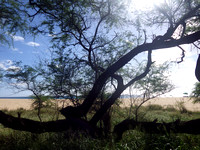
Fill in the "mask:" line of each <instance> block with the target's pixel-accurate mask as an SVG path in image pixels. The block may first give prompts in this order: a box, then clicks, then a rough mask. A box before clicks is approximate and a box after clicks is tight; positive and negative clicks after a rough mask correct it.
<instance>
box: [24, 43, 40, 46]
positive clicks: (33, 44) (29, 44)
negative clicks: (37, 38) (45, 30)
mask: <svg viewBox="0 0 200 150" xmlns="http://www.w3.org/2000/svg"><path fill="white" fill-rule="evenodd" d="M26 45H28V46H36V47H37V46H40V44H39V43H36V42H28V43H26Z"/></svg>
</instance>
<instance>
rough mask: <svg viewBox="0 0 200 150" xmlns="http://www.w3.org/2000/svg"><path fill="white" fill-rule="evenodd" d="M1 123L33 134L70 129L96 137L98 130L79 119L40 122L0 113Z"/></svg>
mask: <svg viewBox="0 0 200 150" xmlns="http://www.w3.org/2000/svg"><path fill="white" fill-rule="evenodd" d="M0 123H1V124H2V125H4V126H5V127H8V128H11V129H15V130H20V131H28V132H31V133H45V132H62V131H67V130H69V129H70V130H77V131H79V130H81V131H86V132H88V133H89V134H90V135H94V134H95V132H96V131H95V130H96V129H95V128H94V127H92V126H91V125H90V124H89V123H88V122H87V121H85V120H83V119H77V118H67V119H65V120H57V121H48V122H40V121H34V120H30V119H25V118H17V117H13V116H11V115H7V114H5V113H4V112H2V111H0Z"/></svg>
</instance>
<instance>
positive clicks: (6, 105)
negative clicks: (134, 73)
mask: <svg viewBox="0 0 200 150" xmlns="http://www.w3.org/2000/svg"><path fill="white" fill-rule="evenodd" d="M121 101H122V103H121V106H122V107H129V106H130V104H131V101H130V99H121ZM32 102H33V101H32V100H31V99H0V110H2V109H7V110H16V109H18V108H23V109H31V104H32ZM180 103H182V104H183V105H184V106H185V107H186V108H187V109H188V110H190V111H200V104H193V103H192V100H191V99H190V98H187V97H184V98H183V97H170V98H167V97H165V98H155V99H152V100H149V101H148V102H146V103H145V104H144V106H146V105H149V104H157V105H161V106H163V107H168V106H173V107H175V108H178V105H180ZM58 105H59V106H60V107H62V106H63V105H64V106H67V105H70V103H69V101H67V100H58Z"/></svg>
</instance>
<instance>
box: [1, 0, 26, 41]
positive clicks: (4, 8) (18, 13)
mask: <svg viewBox="0 0 200 150" xmlns="http://www.w3.org/2000/svg"><path fill="white" fill-rule="evenodd" d="M25 7H26V6H25V4H24V3H23V2H22V1H15V0H10V1H6V0H1V2H0V9H1V14H0V43H1V44H5V43H6V44H8V45H10V43H11V42H10V39H13V36H14V35H15V34H16V33H21V34H23V35H25V33H26V32H27V30H28V21H29V20H28V19H27V18H28V14H27V11H26V9H25Z"/></svg>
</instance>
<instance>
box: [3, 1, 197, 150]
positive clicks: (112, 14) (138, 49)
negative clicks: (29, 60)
mask: <svg viewBox="0 0 200 150" xmlns="http://www.w3.org/2000/svg"><path fill="white" fill-rule="evenodd" d="M126 2H128V1H126V0H124V1H121V0H101V1H99V0H78V1H77V0H69V1H64V0H58V1H49V0H43V1H34V0H29V2H28V3H25V6H26V7H25V10H26V14H28V16H29V18H30V19H31V20H36V23H34V24H33V23H30V24H29V26H28V27H29V29H30V31H31V32H32V33H33V34H34V35H36V34H44V35H48V36H49V35H50V36H51V37H52V40H51V43H52V45H51V49H52V57H51V58H48V59H47V60H44V61H41V62H38V64H36V65H35V66H27V65H23V64H20V63H16V67H15V68H10V69H8V70H7V74H6V75H5V77H6V78H8V79H10V80H9V81H10V82H11V83H12V85H16V87H17V88H19V85H22V84H23V85H24V86H23V87H22V86H20V88H22V89H26V90H30V91H31V92H32V93H33V95H34V96H36V98H37V99H38V100H39V103H38V104H39V107H38V108H39V109H38V118H39V120H37V119H33V118H31V117H29V118H24V117H22V116H21V115H18V117H14V116H13V115H11V114H9V113H7V112H6V113H5V112H3V111H0V123H1V124H2V125H4V126H5V127H8V128H12V129H15V130H20V131H27V132H31V133H32V134H29V133H27V136H28V137H27V138H28V139H29V138H30V137H32V135H34V133H37V134H41V135H36V136H33V138H34V139H35V137H40V136H42V135H45V136H47V137H48V136H50V135H55V137H56V136H57V135H60V132H62V131H64V132H70V131H71V132H73V134H75V137H78V136H79V137H80V136H81V137H82V136H83V135H85V134H86V135H88V136H89V137H90V138H92V137H93V138H94V137H98V138H100V137H102V138H103V140H105V139H106V137H109V135H108V136H102V135H103V133H102V128H101V125H99V124H100V123H101V120H102V118H103V117H104V116H105V115H106V114H107V113H108V112H109V111H110V110H111V109H113V112H115V111H118V110H120V111H119V112H120V113H122V114H123V110H121V109H120V108H117V110H116V108H115V107H114V104H115V103H116V101H117V99H118V98H119V97H120V95H121V94H122V92H124V91H125V90H126V89H127V88H128V87H130V86H133V85H137V84H136V83H138V84H139V85H140V86H139V87H141V88H142V90H141V91H142V92H143V95H144V97H147V99H148V98H149V94H162V92H163V91H165V92H166V91H167V90H168V85H169V84H168V82H165V81H166V78H165V76H159V75H158V70H157V69H155V68H153V65H154V62H153V60H152V58H151V56H152V51H154V50H162V49H164V48H171V47H179V48H180V49H181V51H182V57H181V59H180V61H178V63H181V62H182V61H183V59H184V56H185V50H184V49H183V48H182V47H181V45H183V44H194V46H195V47H197V48H198V46H199V45H198V44H199V42H198V41H199V39H200V36H199V35H200V30H199V22H200V14H199V12H200V11H199V9H200V2H199V0H190V1H186V0H169V1H168V0H166V1H164V2H163V4H161V5H160V6H156V7H155V8H154V9H151V10H147V11H145V12H138V11H137V10H131V11H133V13H131V12H130V11H128V5H127V4H126ZM4 3H5V4H6V5H5V6H4V7H5V8H6V7H7V6H9V5H11V4H14V3H12V1H10V2H8V1H4ZM19 4H21V5H20V6H18V5H15V6H16V7H17V6H18V7H17V8H22V6H23V5H24V3H19ZM22 4H23V5H22ZM12 8H15V7H14V6H12ZM17 12H20V10H17ZM18 14H19V13H17V15H18ZM20 16H21V15H20ZM22 19H23V18H22ZM37 20H39V21H37ZM9 24H11V25H12V22H11V23H9ZM9 24H8V25H9ZM157 27H160V29H162V31H161V32H160V33H159V34H158V33H157V32H158V31H156V30H155V28H157ZM22 28H23V29H25V27H24V26H22ZM149 29H151V30H149ZM152 30H153V33H152V32H151V31H152ZM154 31H155V32H154ZM140 54H143V56H144V57H145V58H144V57H139V56H140ZM138 57H139V58H142V60H141V59H139V58H138ZM138 62H145V63H144V64H145V65H144V67H142V69H141V68H140V67H138ZM198 64H199V63H197V69H196V76H197V78H198V76H200V71H199V70H198V68H199V67H198ZM130 68H133V69H132V71H131V76H129V77H130V78H129V79H128V80H127V78H126V77H127V76H126V75H127V74H129V73H130V72H129V71H130ZM145 77H146V78H145ZM145 80H148V82H146V81H145ZM149 83H150V84H149ZM151 86H154V88H152V89H151ZM136 87H137V86H136ZM162 90H163V91H162ZM161 91H162V92H161ZM152 92H154V93H152ZM159 92H160V93H159ZM107 93H110V94H108V96H104V95H107ZM49 95H50V96H55V97H56V98H58V97H68V98H69V99H70V100H71V102H72V103H73V106H67V107H66V108H62V109H61V110H60V112H61V114H62V115H63V116H64V117H65V118H57V119H56V120H48V119H47V121H45V122H43V120H42V116H40V114H41V109H42V108H41V104H42V99H41V98H42V97H43V96H49ZM101 95H102V97H104V98H105V99H104V98H102V101H100V102H101V103H100V105H98V106H99V107H97V108H98V109H96V110H93V111H91V110H92V108H93V106H96V102H97V101H98V100H99V97H100V96H101ZM162 111H164V110H162ZM18 114H19V113H18ZM148 114H150V113H149V112H148ZM184 114H185V113H184ZM165 115H166V113H165ZM127 116H128V115H126V116H125V117H116V116H115V115H114V113H112V116H111V117H110V116H109V118H111V119H113V122H112V123H113V124H112V126H113V127H112V128H113V130H111V131H112V132H113V134H116V136H117V139H118V140H120V139H121V138H122V135H123V133H127V134H128V136H127V139H126V136H125V139H126V140H127V141H132V139H135V141H136V139H137V138H138V137H139V139H140V141H139V142H138V143H137V144H136V143H132V144H136V147H137V146H138V145H140V144H141V145H142V147H143V148H144V149H145V148H146V146H147V147H148V146H153V147H156V146H158V145H160V142H162V141H164V142H165V141H167V142H170V141H172V142H175V141H174V140H173V137H172V138H166V136H171V135H170V133H171V132H172V133H189V134H199V133H200V129H199V124H200V119H195V120H189V121H182V120H181V121H180V120H171V121H170V122H165V123H163V122H161V121H160V122H158V121H157V120H155V119H158V120H159V118H155V114H154V119H150V118H146V119H147V120H141V121H139V122H138V121H135V119H133V118H127ZM114 118H117V119H118V120H114ZM190 119H191V118H190ZM132 129H138V130H139V131H144V132H145V133H143V134H141V136H138V137H136V136H133V135H131V132H130V135H129V131H127V130H132ZM17 132H18V131H17ZM46 132H47V133H46ZM49 132H57V133H49ZM77 132H78V134H77ZM147 133H149V134H150V133H151V134H150V135H149V136H143V135H146V134H147ZM155 133H159V134H160V135H159V136H158V135H157V136H155V138H152V137H151V136H152V134H153V135H154V134H155ZM21 134H23V132H21ZM73 134H72V135H73ZM30 135H31V136H30ZM63 135H65V134H64V133H62V134H61V135H60V136H59V137H60V138H61V141H59V144H60V146H62V145H63V143H64V145H65V143H66V140H65V136H63ZM136 135H137V133H136ZM161 135H163V136H161ZM14 136H16V135H14ZM175 136H177V135H175ZM11 137H12V136H11ZM86 137H87V136H86ZM148 137H151V138H148ZM51 138H52V137H50V138H47V139H48V140H49V141H51ZM129 138H131V139H129ZM159 138H160V139H161V140H160V141H158V139H159ZM44 139H46V138H44ZM44 139H43V140H44ZM54 139H55V138H53V140H54ZM58 139H59V138H58ZM72 139H73V138H72ZM82 139H83V141H82V143H83V145H81V144H79V142H77V143H75V144H76V145H75V146H78V147H80V146H83V148H82V149H84V148H85V147H86V148H87V149H90V148H88V147H87V146H89V145H91V144H89V145H87V143H88V137H87V138H82ZM141 139H143V140H141ZM22 140H23V139H22ZM73 140H74V139H73ZM84 140H85V141H84ZM123 140H124V139H123ZM145 140H146V141H145ZM151 140H155V141H151ZM23 141H24V140H23ZM23 141H22V145H23ZM40 141H42V139H41V140H40ZM69 141H70V140H69ZM75 141H76V140H75ZM94 141H97V142H99V144H100V145H101V144H102V141H98V140H95V138H94V139H93V140H91V142H94ZM135 141H134V142H135ZM142 141H143V142H142ZM180 141H181V140H180ZM183 141H184V140H183ZM14 142H15V141H14ZM31 142H32V141H31ZM45 142H46V141H45ZM45 142H44V143H45ZM60 142H61V143H60ZM156 142H158V143H159V144H157V143H156ZM19 143H20V141H19ZM53 143H55V142H52V143H51V144H50V145H52V144H53ZM106 143H107V142H106ZM15 144H16V143H15ZM39 144H40V143H39ZM77 144H79V145H77ZM84 144H85V145H84ZM112 144H113V143H112V141H111V142H109V143H108V145H106V146H105V148H106V147H107V146H108V147H111V148H112V146H113V145H112ZM120 144H121V145H120ZM120 144H119V145H116V146H119V147H120V146H121V148H122V147H123V148H125V147H126V146H128V147H129V143H126V142H125V143H123V142H122V143H120ZM155 145H156V146H155ZM164 145H165V146H167V145H166V144H162V145H161V146H164ZM183 145H184V144H182V145H181V148H182V147H183ZM46 146H49V145H47V144H46ZM114 146H115V144H114ZM170 146H171V147H173V148H178V146H180V145H179V144H177V143H172V145H170ZM195 146H196V145H195ZM197 146H198V145H197ZM54 147H55V146H54ZM128 147H127V149H128ZM137 148H138V147H137Z"/></svg>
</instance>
